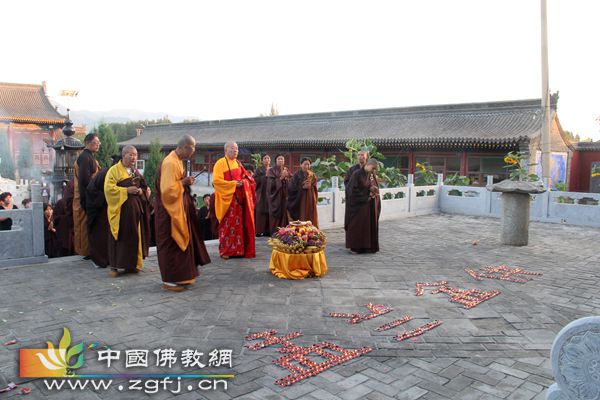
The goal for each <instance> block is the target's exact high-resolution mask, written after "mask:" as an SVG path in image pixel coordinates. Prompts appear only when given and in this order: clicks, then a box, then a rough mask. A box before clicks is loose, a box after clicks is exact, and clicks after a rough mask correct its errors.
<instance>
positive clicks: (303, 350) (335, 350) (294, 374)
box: [246, 329, 373, 387]
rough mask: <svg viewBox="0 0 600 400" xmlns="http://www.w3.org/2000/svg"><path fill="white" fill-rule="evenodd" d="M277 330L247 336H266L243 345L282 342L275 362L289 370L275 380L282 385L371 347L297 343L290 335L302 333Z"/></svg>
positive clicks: (253, 346)
mask: <svg viewBox="0 0 600 400" xmlns="http://www.w3.org/2000/svg"><path fill="white" fill-rule="evenodd" d="M276 333H277V331H276V330H274V329H273V330H268V331H265V332H260V333H255V334H253V335H249V336H246V340H256V339H265V340H264V341H262V342H259V343H255V344H252V345H246V347H248V348H249V349H251V350H259V349H262V348H264V347H268V346H271V345H274V344H279V345H281V346H282V347H281V348H280V349H279V350H278V351H279V352H280V353H285V356H283V357H280V358H278V359H277V360H275V361H274V362H275V364H277V365H279V366H280V367H283V368H285V369H287V370H289V371H290V372H291V373H290V374H289V375H288V376H285V377H283V378H281V379H278V380H276V381H275V383H276V384H277V385H279V386H281V387H285V386H289V385H291V384H293V383H296V382H298V381H301V380H303V379H306V378H309V377H311V376H315V375H317V374H319V373H321V372H323V371H326V370H328V369H329V368H331V367H334V366H336V365H340V364H342V363H344V362H346V361H349V360H352V359H354V358H356V357H359V356H361V355H363V354H365V353H368V352H370V351H372V350H373V349H371V348H370V347H362V348H360V349H355V350H348V349H345V348H343V347H341V346H338V345H337V344H334V343H330V342H325V341H324V342H320V343H317V344H314V345H312V346H308V347H305V346H297V345H295V344H293V343H291V342H290V341H289V339H293V338H295V337H298V336H301V335H302V333H300V332H292V333H290V334H288V335H284V336H281V337H276V336H275V334H276ZM327 350H331V351H327ZM309 356H313V357H314V356H318V357H321V358H324V359H325V361H323V362H316V361H313V360H311V359H310V358H309Z"/></svg>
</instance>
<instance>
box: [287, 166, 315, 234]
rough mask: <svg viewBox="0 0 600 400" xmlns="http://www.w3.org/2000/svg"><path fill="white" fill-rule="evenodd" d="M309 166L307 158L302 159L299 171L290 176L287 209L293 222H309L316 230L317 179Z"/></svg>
mask: <svg viewBox="0 0 600 400" xmlns="http://www.w3.org/2000/svg"><path fill="white" fill-rule="evenodd" d="M310 164H311V161H310V159H309V158H303V159H302V160H301V161H300V167H301V168H300V170H299V171H298V172H296V173H295V174H294V176H292V179H291V180H290V182H289V184H288V203H287V209H288V211H289V213H290V217H291V218H292V219H293V220H300V221H311V222H312V224H313V225H314V226H315V227H317V228H318V227H319V216H318V215H317V202H318V199H319V191H318V190H317V177H316V175H315V174H314V173H313V172H312V171H311V170H310Z"/></svg>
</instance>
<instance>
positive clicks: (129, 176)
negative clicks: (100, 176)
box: [104, 145, 150, 277]
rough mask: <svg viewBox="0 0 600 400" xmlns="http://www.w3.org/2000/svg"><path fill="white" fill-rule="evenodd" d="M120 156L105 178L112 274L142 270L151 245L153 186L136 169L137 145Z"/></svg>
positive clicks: (124, 148) (115, 275)
mask: <svg viewBox="0 0 600 400" xmlns="http://www.w3.org/2000/svg"><path fill="white" fill-rule="evenodd" d="M121 156H122V159H121V161H119V162H118V163H116V164H115V165H113V166H112V167H110V169H109V170H108V172H107V173H106V179H105V180H104V196H105V197H106V205H107V208H106V215H107V217H108V224H109V226H110V235H109V236H108V261H109V264H110V269H111V272H110V275H111V276H113V277H117V276H119V275H120V274H123V273H137V272H138V271H139V270H141V269H142V268H143V267H144V264H143V259H144V258H146V257H147V256H148V248H149V245H150V209H149V207H148V199H149V197H150V189H149V188H148V185H147V184H146V181H145V180H144V178H143V177H142V175H141V174H140V172H139V171H138V170H137V169H136V168H135V165H136V162H137V156H138V153H137V150H136V148H135V147H133V146H131V145H129V146H125V147H123V150H122V151H121Z"/></svg>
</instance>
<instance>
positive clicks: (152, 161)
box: [144, 138, 164, 193]
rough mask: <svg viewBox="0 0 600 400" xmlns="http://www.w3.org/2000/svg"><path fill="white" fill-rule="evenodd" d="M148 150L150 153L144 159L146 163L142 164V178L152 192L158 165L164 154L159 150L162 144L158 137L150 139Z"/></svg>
mask: <svg viewBox="0 0 600 400" xmlns="http://www.w3.org/2000/svg"><path fill="white" fill-rule="evenodd" d="M149 150H150V153H149V155H148V160H146V165H145V166H144V179H145V180H146V183H147V184H148V186H150V188H151V189H152V192H153V193H154V189H155V186H156V175H157V173H158V166H159V165H160V162H161V161H162V160H163V158H164V155H163V153H162V151H161V150H162V146H161V145H160V140H159V139H158V138H155V139H153V140H152V142H150V147H149Z"/></svg>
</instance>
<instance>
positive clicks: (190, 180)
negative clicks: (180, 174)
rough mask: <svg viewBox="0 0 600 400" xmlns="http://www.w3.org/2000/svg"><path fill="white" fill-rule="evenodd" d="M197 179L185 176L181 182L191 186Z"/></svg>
mask: <svg viewBox="0 0 600 400" xmlns="http://www.w3.org/2000/svg"><path fill="white" fill-rule="evenodd" d="M195 181H196V179H194V177H193V176H186V177H185V178H183V179H182V180H181V184H182V185H183V186H191V185H193V184H194V182H195Z"/></svg>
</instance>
